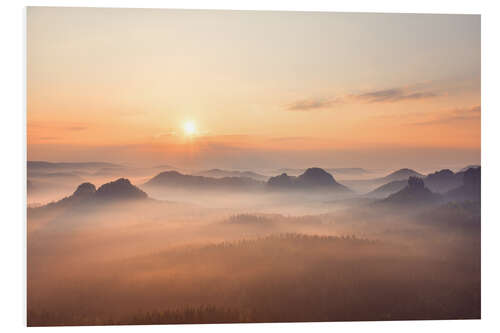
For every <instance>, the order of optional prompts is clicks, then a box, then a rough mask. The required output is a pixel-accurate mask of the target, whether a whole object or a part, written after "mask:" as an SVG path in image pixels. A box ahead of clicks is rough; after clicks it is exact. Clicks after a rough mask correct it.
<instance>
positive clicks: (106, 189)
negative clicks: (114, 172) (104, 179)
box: [95, 178, 148, 200]
mask: <svg viewBox="0 0 500 333" xmlns="http://www.w3.org/2000/svg"><path fill="white" fill-rule="evenodd" d="M95 197H96V198H97V199H98V200H103V199H104V200H135V199H146V198H147V197H148V195H147V194H146V192H144V191H142V190H141V189H139V188H138V187H137V186H134V185H132V184H131V183H130V180H128V179H125V178H120V179H118V180H115V181H113V182H110V183H106V184H104V185H102V186H101V187H99V189H98V190H97V191H96V192H95Z"/></svg>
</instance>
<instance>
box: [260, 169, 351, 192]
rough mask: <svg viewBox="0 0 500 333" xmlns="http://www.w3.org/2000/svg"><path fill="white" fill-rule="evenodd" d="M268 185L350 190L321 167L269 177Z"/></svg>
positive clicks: (289, 187)
mask: <svg viewBox="0 0 500 333" xmlns="http://www.w3.org/2000/svg"><path fill="white" fill-rule="evenodd" d="M267 185H268V187H269V188H272V189H295V190H308V189H322V190H335V191H341V192H350V190H349V189H348V188H347V187H346V186H344V185H342V184H340V183H338V182H337V181H336V180H335V178H333V176H332V175H331V174H330V173H328V172H326V171H325V170H323V169H321V168H309V169H307V170H306V171H305V172H304V173H302V174H301V175H299V176H297V177H295V176H288V175H287V174H286V173H282V174H281V175H279V176H275V177H271V178H269V180H268V181H267Z"/></svg>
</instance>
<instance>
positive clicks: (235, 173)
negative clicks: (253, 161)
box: [194, 169, 269, 181]
mask: <svg viewBox="0 0 500 333" xmlns="http://www.w3.org/2000/svg"><path fill="white" fill-rule="evenodd" d="M194 176H203V177H213V178H226V177H243V178H252V179H255V180H259V181H266V180H267V179H268V178H269V177H268V176H264V175H261V174H258V173H256V172H253V171H239V170H222V169H210V170H204V171H200V172H197V173H195V174H194Z"/></svg>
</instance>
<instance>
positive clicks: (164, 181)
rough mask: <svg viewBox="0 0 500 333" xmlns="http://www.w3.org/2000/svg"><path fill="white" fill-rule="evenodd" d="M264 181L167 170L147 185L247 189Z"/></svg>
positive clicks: (260, 184)
mask: <svg viewBox="0 0 500 333" xmlns="http://www.w3.org/2000/svg"><path fill="white" fill-rule="evenodd" d="M263 184H264V183H263V182H259V181H257V180H255V179H251V178H247V177H223V178H211V177H204V176H193V175H185V174H182V173H180V172H177V171H165V172H161V173H159V174H158V175H156V176H154V177H153V178H152V179H150V180H149V181H147V182H146V183H145V184H144V186H145V187H168V188H186V189H189V188H191V189H206V190H216V189H233V190H237V189H240V190H245V189H249V188H252V187H254V188H255V187H259V186H262V185H263Z"/></svg>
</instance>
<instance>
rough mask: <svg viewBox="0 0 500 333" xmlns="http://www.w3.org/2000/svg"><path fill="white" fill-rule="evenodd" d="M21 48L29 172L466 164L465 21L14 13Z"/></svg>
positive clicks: (476, 34)
mask: <svg viewBox="0 0 500 333" xmlns="http://www.w3.org/2000/svg"><path fill="white" fill-rule="evenodd" d="M90 23H91V24H90ZM27 36H28V59H27V62H28V70H27V76H28V87H27V88H28V90H27V97H28V102H27V108H28V113H27V134H28V138H27V142H28V159H30V160H51V161H56V160H61V161H64V160H71V161H87V160H104V161H109V162H117V163H143V164H149V165H152V164H165V163H166V164H169V163H171V164H174V165H176V166H178V167H181V168H194V167H196V168H201V169H203V168H213V167H220V168H237V169H241V168H248V169H255V168H268V167H269V166H275V165H280V166H283V167H306V166H308V165H327V166H332V167H351V166H360V167H365V168H384V169H394V168H399V167H414V168H418V169H424V170H432V169H436V168H446V167H451V168H453V167H455V168H457V167H459V166H460V165H468V164H479V162H480V143H481V142H480V114H481V97H480V79H481V78H480V69H481V65H480V16H479V15H435V14H432V15H427V14H363V13H326V12H325V13H321V12H259V11H218V10H206V11H196V10H194V11H190V10H168V9H154V10H151V9H105V8H56V7H29V8H28V27H27Z"/></svg>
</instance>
